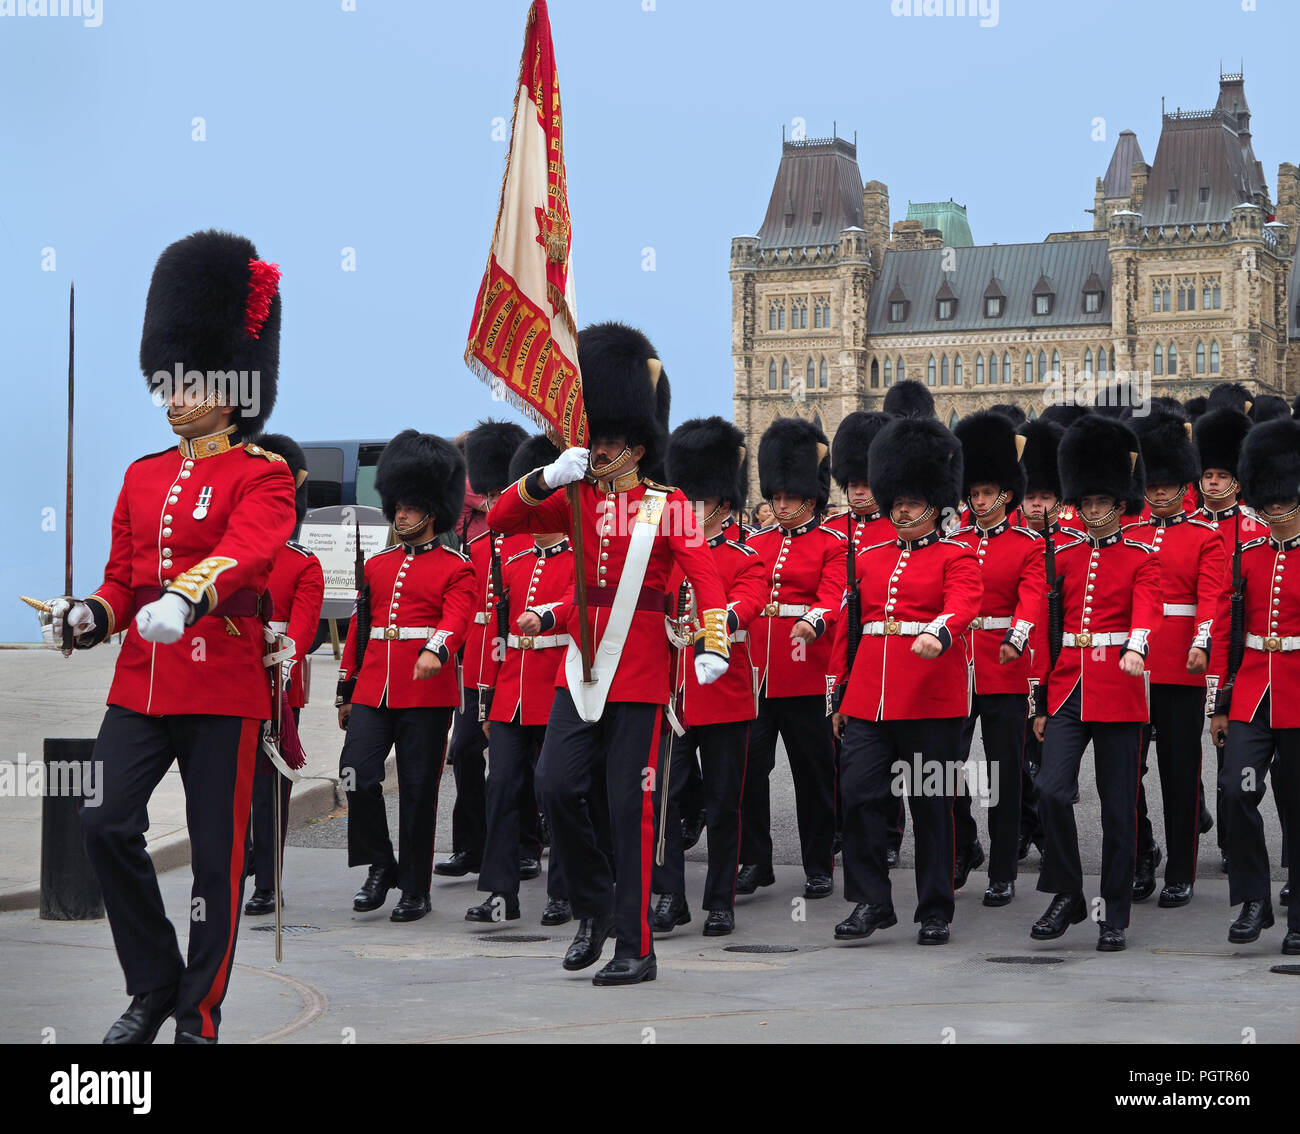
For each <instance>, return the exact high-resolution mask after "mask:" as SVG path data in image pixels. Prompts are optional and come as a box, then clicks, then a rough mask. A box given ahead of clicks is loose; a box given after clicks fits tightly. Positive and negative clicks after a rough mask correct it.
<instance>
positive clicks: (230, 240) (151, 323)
mask: <svg viewBox="0 0 1300 1134" xmlns="http://www.w3.org/2000/svg"><path fill="white" fill-rule="evenodd" d="M177 367H179V368H180V372H181V376H182V379H181V380H182V381H183V380H184V375H185V374H186V373H187V372H191V371H198V372H199V373H202V374H203V375H205V376H207V375H209V374H229V373H231V372H234V373H235V374H236V375H237V376H238V374H239V372H240V371H243V372H245V374H246V375H247V377H238V379H237V380H236V379H231V378H227V379H225V382H226V383H228V384H229V385H228V386H227V388H226V390H225V393H226V394H227V398H228V399H229V398H230V397H231V395H235V396H238V395H239V394H240V393H241V392H246V393H247V394H248V395H249V396H250V397H251V401H250V403H249V404H247V405H240V406H239V410H238V412H236V414H235V415H234V417H233V418H231V423H232V424H233V425H235V426H237V427H238V429H239V431H240V433H242V434H244V435H245V436H250V435H252V434H255V433H257V432H258V431H259V430H260V429H261V427H262V425H263V424H264V423H265V422H266V419H267V418H268V417H270V416H271V410H272V409H273V408H274V407H275V392H276V380H277V378H278V377H279V371H280V269H279V267H277V266H276V265H275V264H268V263H266V262H264V261H262V260H260V259H258V256H257V249H256V248H255V247H253V243H252V241H250V240H247V239H245V238H244V237H242V236H236V235H235V234H234V233H230V232H219V231H217V230H216V229H208V230H207V231H205V232H196V233H194V234H193V235H191V236H187V237H185V239H184V240H178V241H176V243H175V244H172V245H170V246H169V247H167V248H166V249H164V251H163V254H162V255H161V256H159V257H158V263H157V264H155V265H154V269H153V278H152V279H151V280H150V281H149V296H148V298H147V299H146V300H145V308H144V331H143V332H142V334H141V335H140V370H141V372H142V373H143V374H144V376H145V380H146V381H147V382H148V384H149V389H150V390H151V391H153V392H154V393H155V394H159V393H161V392H162V389H163V387H164V383H168V384H170V385H173V386H174V385H175V383H176V380H177V379H176V372H177ZM254 375H255V376H256V377H254ZM227 404H229V401H228V402H227Z"/></svg>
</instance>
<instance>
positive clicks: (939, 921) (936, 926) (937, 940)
mask: <svg viewBox="0 0 1300 1134" xmlns="http://www.w3.org/2000/svg"><path fill="white" fill-rule="evenodd" d="M916 943H917V944H918V945H947V944H948V923H947V922H946V921H944V920H943V918H941V917H927V918H926V919H925V920H924V921H923V922H921V928H920V929H919V930H918V931H917V934H916Z"/></svg>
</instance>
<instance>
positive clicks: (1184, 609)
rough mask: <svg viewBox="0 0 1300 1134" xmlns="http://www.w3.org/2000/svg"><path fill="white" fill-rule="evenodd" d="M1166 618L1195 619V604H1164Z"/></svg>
mask: <svg viewBox="0 0 1300 1134" xmlns="http://www.w3.org/2000/svg"><path fill="white" fill-rule="evenodd" d="M1165 617H1166V618H1195V617H1196V604H1195V603H1190V602H1167V603H1165Z"/></svg>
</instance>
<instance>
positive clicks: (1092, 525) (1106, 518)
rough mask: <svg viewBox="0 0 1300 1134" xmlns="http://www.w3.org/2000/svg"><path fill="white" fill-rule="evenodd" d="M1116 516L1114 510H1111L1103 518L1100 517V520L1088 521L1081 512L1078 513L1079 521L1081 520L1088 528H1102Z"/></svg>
mask: <svg viewBox="0 0 1300 1134" xmlns="http://www.w3.org/2000/svg"><path fill="white" fill-rule="evenodd" d="M1116 515H1117V513H1116V511H1115V509H1114V508H1112V509H1111V510H1110V511H1109V512H1107V513H1106V514H1105V515H1104V516H1102V518H1101V519H1100V520H1090V519H1088V517H1087V516H1085V515H1084V514H1083V513H1082V512H1080V513H1079V519H1081V520H1082V521H1083V522H1084V523H1085V524H1086V525H1087V526H1088V527H1090V528H1104V527H1105V526H1106V525H1107V524H1109V523H1110V522H1111V520H1113V519H1114V518H1115V516H1116Z"/></svg>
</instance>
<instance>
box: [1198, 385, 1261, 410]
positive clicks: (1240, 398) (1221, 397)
mask: <svg viewBox="0 0 1300 1134" xmlns="http://www.w3.org/2000/svg"><path fill="white" fill-rule="evenodd" d="M1254 400H1255V396H1254V395H1253V394H1252V393H1251V392H1250V391H1249V390H1247V389H1246V387H1245V386H1243V385H1242V384H1241V383H1240V382H1220V383H1219V384H1218V385H1217V386H1215V387H1214V389H1213V390H1211V391H1210V396H1209V397H1208V398H1207V399H1206V400H1205V408H1206V410H1207V411H1209V410H1221V409H1235V410H1239V411H1240V412H1241V413H1244V414H1247V415H1249V414H1250V408H1249V407H1250V406H1251V405H1252V403H1253V402H1254Z"/></svg>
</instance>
